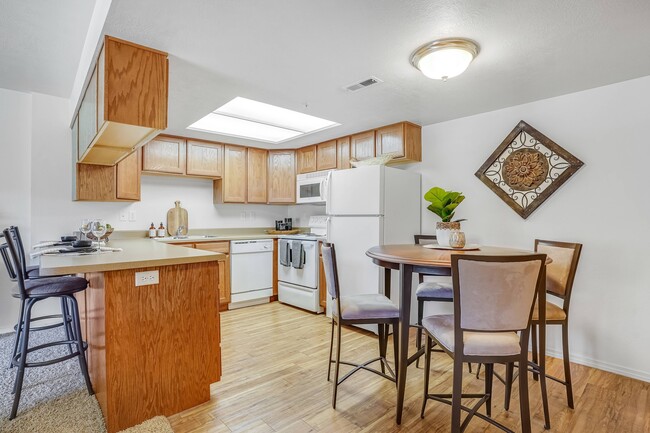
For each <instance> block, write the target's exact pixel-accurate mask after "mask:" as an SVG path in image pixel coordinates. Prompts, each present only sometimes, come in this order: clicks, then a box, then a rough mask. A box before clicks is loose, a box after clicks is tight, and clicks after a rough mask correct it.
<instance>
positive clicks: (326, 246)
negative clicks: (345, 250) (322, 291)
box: [321, 242, 341, 317]
mask: <svg viewBox="0 0 650 433" xmlns="http://www.w3.org/2000/svg"><path fill="white" fill-rule="evenodd" d="M321 252H322V253H323V269H324V270H325V282H326V283H327V293H328V294H329V295H330V296H331V297H332V299H339V298H340V296H341V290H340V288H339V273H338V269H337V266H336V251H335V249H334V244H331V243H329V242H323V245H322V247H321ZM336 308H338V309H339V311H338V313H339V316H338V317H341V311H340V310H341V305H340V302H336Z"/></svg>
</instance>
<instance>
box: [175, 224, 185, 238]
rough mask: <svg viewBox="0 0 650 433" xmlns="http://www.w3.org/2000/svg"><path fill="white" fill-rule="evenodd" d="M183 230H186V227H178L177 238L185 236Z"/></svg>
mask: <svg viewBox="0 0 650 433" xmlns="http://www.w3.org/2000/svg"><path fill="white" fill-rule="evenodd" d="M183 230H185V226H182V225H181V226H178V228H177V229H176V236H183Z"/></svg>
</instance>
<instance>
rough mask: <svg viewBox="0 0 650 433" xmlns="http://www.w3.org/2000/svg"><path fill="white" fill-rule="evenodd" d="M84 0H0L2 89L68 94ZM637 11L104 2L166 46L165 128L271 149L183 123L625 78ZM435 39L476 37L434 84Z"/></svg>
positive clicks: (385, 117)
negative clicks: (250, 104) (217, 112)
mask: <svg viewBox="0 0 650 433" xmlns="http://www.w3.org/2000/svg"><path fill="white" fill-rule="evenodd" d="M94 3H95V1H94V0H90V1H88V0H56V1H51V0H50V1H48V0H30V1H28V2H25V1H18V0H0V38H1V39H0V87H5V88H11V89H16V90H24V91H36V92H43V93H49V94H54V95H63V96H67V95H69V93H70V88H71V86H72V82H73V80H74V76H75V72H76V68H77V66H78V62H79V54H80V52H81V48H82V46H83V37H84V35H85V33H86V30H87V28H88V22H89V20H90V15H91V13H92V8H93V5H94ZM648 22H650V2H649V1H647V0H624V1H611V0H573V1H570V2H568V1H566V0H545V1H539V0H499V1H493V0H465V1H459V0H437V1H435V0H409V1H404V0H393V1H387V0H354V1H349V0H348V1H346V0H328V1H322V0H282V1H259V0H238V1H233V0H193V1H191V2H181V1H177V0H138V1H132V0H113V1H112V6H111V10H110V12H109V14H108V18H107V20H106V24H105V28H104V31H105V33H107V34H110V35H113V36H116V37H120V38H124V39H128V40H131V41H134V42H137V43H140V44H143V45H147V46H151V47H153V48H157V49H161V50H165V51H167V52H169V54H170V99H169V128H168V132H169V133H175V134H181V135H187V136H194V137H198V138H206V139H213V140H221V141H225V142H230V143H242V144H251V145H255V146H260V147H269V148H273V147H275V146H277V145H275V146H274V145H265V144H263V143H259V142H254V141H250V140H242V139H233V138H230V137H220V136H215V135H211V134H206V133H200V132H195V131H189V130H186V129H185V128H186V127H187V126H188V125H190V124H191V123H193V122H194V121H196V120H197V119H199V118H201V117H203V116H204V115H206V114H207V113H208V112H210V111H213V110H214V109H215V108H217V107H219V106H221V105H223V104H224V103H226V102H227V101H229V100H230V99H232V98H234V97H235V96H243V97H246V98H250V99H255V100H259V101H262V102H266V103H270V104H275V105H279V106H281V107H284V108H288V109H292V110H297V111H302V112H305V113H307V114H311V115H315V116H318V117H323V118H325V119H329V120H332V121H335V122H338V123H341V124H342V125H341V126H339V127H336V128H332V129H330V130H327V131H323V132H320V133H316V134H313V135H311V136H306V137H303V138H298V139H296V140H292V141H289V142H286V143H282V144H281V145H280V146H282V147H298V146H302V145H305V144H310V143H315V142H320V141H324V140H326V139H329V138H333V137H338V136H343V135H346V134H349V133H353V132H357V131H362V130H364V129H370V128H373V127H376V126H379V125H383V124H388V123H391V122H397V121H400V120H410V121H413V122H416V123H419V124H422V125H427V124H431V123H436V122H440V121H444V120H449V119H453V118H458V117H463V116H468V115H471V114H476V113H480V112H485V111H489V110H494V109H498V108H502V107H507V106H512V105H516V104H520V103H525V102H529V101H534V100H538V99H543V98H548V97H552V96H557V95H561V94H566V93H571V92H575V91H579V90H584V89H588V88H592V87H597V86H601V85H606V84H610V83H614V82H619V81H624V80H627V79H631V78H636V77H641V76H645V75H650V55H649V52H650V26H649V25H648ZM443 37H466V38H470V39H473V40H475V41H477V42H478V43H479V45H480V47H481V53H480V54H479V56H478V57H477V58H476V60H475V61H474V62H473V63H472V65H470V67H469V69H468V70H467V71H466V72H465V73H464V74H462V75H461V76H459V77H456V78H453V79H450V80H449V81H448V82H446V83H445V82H440V81H435V80H429V79H427V78H425V77H424V76H423V75H422V74H421V73H420V72H418V71H417V70H416V69H414V68H413V67H412V66H411V65H410V64H409V56H410V54H411V53H412V52H413V51H414V50H415V49H416V48H417V47H419V46H420V45H421V44H423V43H426V42H429V41H431V40H434V39H438V38H443ZM371 75H374V76H377V77H379V78H380V79H382V80H383V81H384V82H383V83H381V84H379V85H376V86H373V87H371V88H368V89H363V90H360V91H358V92H355V93H349V92H347V91H345V90H343V89H342V87H344V86H346V85H348V84H351V83H353V82H355V81H358V80H362V79H365V78H368V77H369V76H371Z"/></svg>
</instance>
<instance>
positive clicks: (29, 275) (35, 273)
mask: <svg viewBox="0 0 650 433" xmlns="http://www.w3.org/2000/svg"><path fill="white" fill-rule="evenodd" d="M13 229H14V231H15V237H16V246H17V247H18V254H19V257H21V258H22V260H24V261H25V263H27V261H26V256H25V248H24V245H23V241H22V237H21V236H20V230H19V229H18V227H13ZM4 237H5V236H4V233H0V239H4ZM0 256H2V261H3V262H4V264H5V268H6V269H7V274H8V275H9V279H10V280H11V281H13V282H15V283H17V282H18V275H17V274H16V272H15V270H14V267H13V265H12V264H11V261H10V259H9V251H8V245H7V244H6V243H3V244H2V245H0ZM25 271H26V272H25V279H29V280H34V279H38V278H41V276H40V272H39V267H38V266H26V267H25ZM68 308H69V307H68V303H67V302H66V301H65V300H64V299H63V298H61V311H62V314H50V315H46V316H39V317H32V319H31V321H32V323H34V322H39V321H42V320H54V319H62V320H61V321H60V322H55V323H53V324H50V325H45V326H38V327H32V328H31V329H30V330H31V331H45V330H47V329H53V328H57V327H60V326H64V327H65V328H64V329H65V332H66V337H67V339H68V340H70V339H71V338H72V337H71V336H72V317H71V316H70V314H69V313H68ZM24 311H25V300H24V299H21V300H20V314H19V320H18V323H16V325H14V349H13V352H12V354H11V355H10V358H9V368H13V367H15V365H16V364H15V363H14V358H15V357H16V354H17V353H18V342H19V327H18V325H19V324H22V322H23V313H24ZM68 351H69V353H72V346H68Z"/></svg>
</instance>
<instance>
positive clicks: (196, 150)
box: [187, 140, 223, 177]
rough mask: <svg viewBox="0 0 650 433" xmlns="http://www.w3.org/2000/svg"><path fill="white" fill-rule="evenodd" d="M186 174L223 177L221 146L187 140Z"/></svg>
mask: <svg viewBox="0 0 650 433" xmlns="http://www.w3.org/2000/svg"><path fill="white" fill-rule="evenodd" d="M187 174H189V175H191V176H208V177H221V176H223V144H219V143H208V142H205V141H195V140H187Z"/></svg>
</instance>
